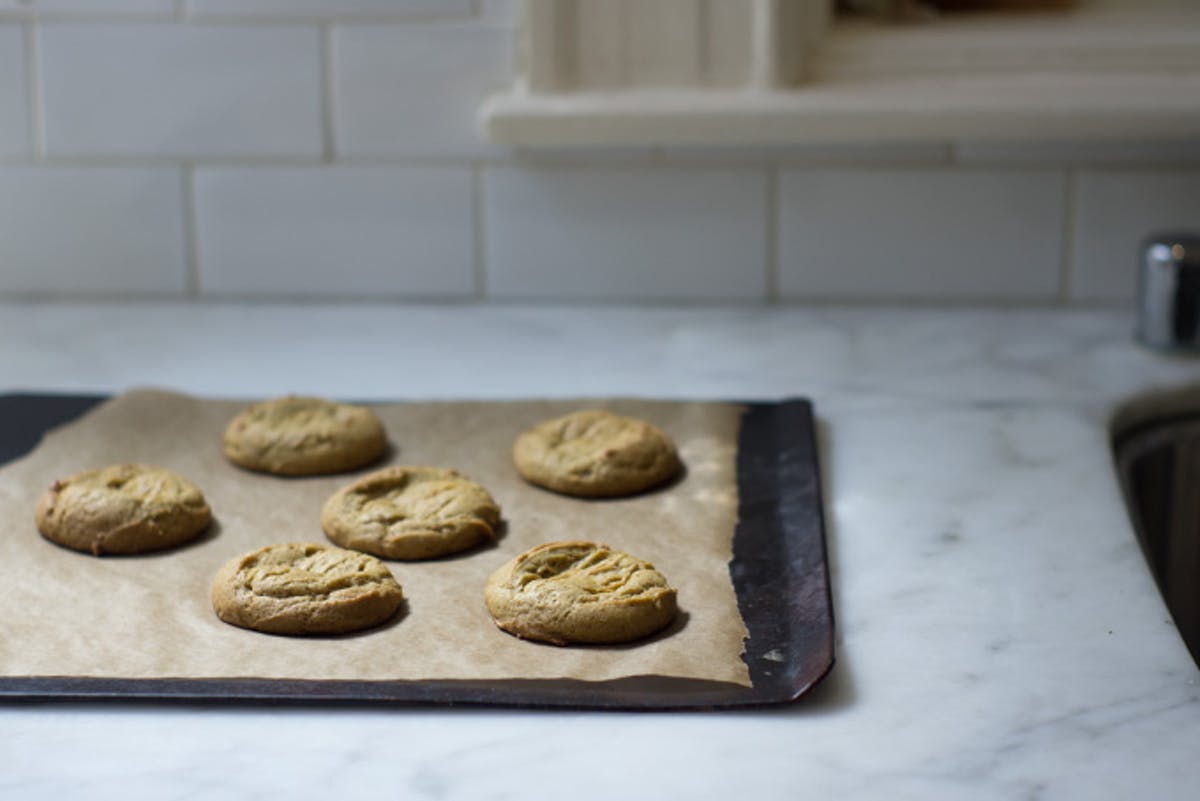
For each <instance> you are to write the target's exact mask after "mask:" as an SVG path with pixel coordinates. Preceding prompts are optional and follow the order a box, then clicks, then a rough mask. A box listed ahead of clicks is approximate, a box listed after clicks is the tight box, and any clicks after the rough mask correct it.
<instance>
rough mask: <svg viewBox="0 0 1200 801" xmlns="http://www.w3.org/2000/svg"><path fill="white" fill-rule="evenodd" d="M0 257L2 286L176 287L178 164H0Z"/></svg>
mask: <svg viewBox="0 0 1200 801" xmlns="http://www.w3.org/2000/svg"><path fill="white" fill-rule="evenodd" d="M0 265H3V267H2V268H0V291H3V292H68V293H70V292H86V293H106V294H119V295H126V294H139V293H164V292H182V291H183V290H184V289H185V287H186V285H187V279H186V267H185V257H184V239H183V211H182V190H181V186H180V178H179V171H178V170H177V169H174V168H166V167H164V168H146V167H130V168H66V167H40V166H39V167H5V168H0Z"/></svg>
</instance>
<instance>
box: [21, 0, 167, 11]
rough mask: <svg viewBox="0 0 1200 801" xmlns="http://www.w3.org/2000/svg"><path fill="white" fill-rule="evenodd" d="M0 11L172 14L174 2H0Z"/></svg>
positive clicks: (143, 0) (75, 0)
mask: <svg viewBox="0 0 1200 801" xmlns="http://www.w3.org/2000/svg"><path fill="white" fill-rule="evenodd" d="M0 11H24V12H27V13H31V14H40V13H43V12H45V13H53V14H58V13H62V12H82V13H86V14H109V13H115V14H174V13H175V0H0Z"/></svg>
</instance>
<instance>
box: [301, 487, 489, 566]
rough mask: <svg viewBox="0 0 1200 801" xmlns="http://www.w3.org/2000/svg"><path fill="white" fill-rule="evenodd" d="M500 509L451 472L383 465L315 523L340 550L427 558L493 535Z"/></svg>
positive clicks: (329, 504)
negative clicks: (318, 524)
mask: <svg viewBox="0 0 1200 801" xmlns="http://www.w3.org/2000/svg"><path fill="white" fill-rule="evenodd" d="M499 522H500V507H499V506H497V505H496V502H495V501H494V500H492V496H491V495H489V494H488V492H487V490H485V489H484V488H483V487H481V486H479V485H478V484H476V483H475V482H474V481H471V480H470V479H468V478H467V477H466V476H463V475H461V474H459V473H456V472H455V471H453V470H444V469H441V468H437V467H385V468H384V469H382V470H378V471H376V472H374V473H371V474H370V475H366V476H363V477H362V478H360V479H359V480H358V481H355V482H354V483H353V484H350V485H349V486H347V487H343V488H342V489H340V490H338V491H337V492H335V493H334V494H333V496H332V497H331V498H330V499H329V500H328V501H326V502H325V506H324V508H323V509H322V510H321V527H322V528H323V529H325V534H326V535H327V536H328V537H329V539H331V540H333V541H334V542H336V543H337V544H338V545H340V546H342V547H343V548H353V549H355V550H357V551H366V552H367V553H373V554H375V555H376V556H382V557H384V558H387V559H430V558H432V557H435V556H444V555H446V554H450V553H455V552H457V551H462V550H465V549H467V548H470V547H471V546H473V545H477V544H479V543H480V542H483V541H484V540H490V539H492V538H494V537H495V536H496V534H495V528H496V525H497V524H498V523H499Z"/></svg>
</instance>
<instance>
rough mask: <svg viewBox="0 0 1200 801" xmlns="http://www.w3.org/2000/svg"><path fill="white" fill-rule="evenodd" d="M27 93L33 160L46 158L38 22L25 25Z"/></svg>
mask: <svg viewBox="0 0 1200 801" xmlns="http://www.w3.org/2000/svg"><path fill="white" fill-rule="evenodd" d="M24 33H25V72H26V73H27V74H26V76H25V93H26V97H25V99H26V108H27V110H28V113H29V146H30V148H31V150H32V153H33V160H34V161H35V162H37V163H41V162H43V161H45V160H46V114H45V103H44V99H43V97H42V46H41V37H40V36H39V35H38V24H37V23H36V22H30V23H28V24H27V25H25V31H24Z"/></svg>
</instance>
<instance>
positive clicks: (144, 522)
mask: <svg viewBox="0 0 1200 801" xmlns="http://www.w3.org/2000/svg"><path fill="white" fill-rule="evenodd" d="M34 519H35V521H36V523H37V528H38V531H39V532H40V533H41V534H42V536H43V537H45V538H46V539H48V540H50V541H52V542H56V543H58V544H59V545H64V546H66V547H68V548H72V549H74V550H77V551H84V552H87V553H92V554H95V555H96V556H100V555H102V554H135V553H146V552H149V551H158V550H162V549H164V548H171V547H174V546H176V545H180V544H182V543H184V542H187V541H189V540H191V539H194V538H195V537H197V536H199V535H200V534H201V533H202V532H203V531H204V530H205V529H206V528H208V526H209V523H211V522H212V510H210V509H209V506H208V503H207V502H206V501H205V499H204V494H203V493H202V492H201V491H200V489H199V488H198V487H197V486H196V485H195V484H193V483H192V482H190V481H188V480H187V479H186V478H184V477H183V476H181V475H179V474H178V473H175V472H172V471H170V470H165V469H163V468H160V467H150V466H147V465H140V464H117V465H109V466H107V467H103V468H100V469H98V470H87V471H84V472H82V473H77V474H76V475H73V476H70V477H69V478H64V479H59V480H58V481H55V482H54V484H53V485H51V487H50V489H48V490H47V491H46V493H45V494H44V495H43V496H42V497H41V500H40V501H39V502H38V506H37V511H36V513H35V515H34Z"/></svg>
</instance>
